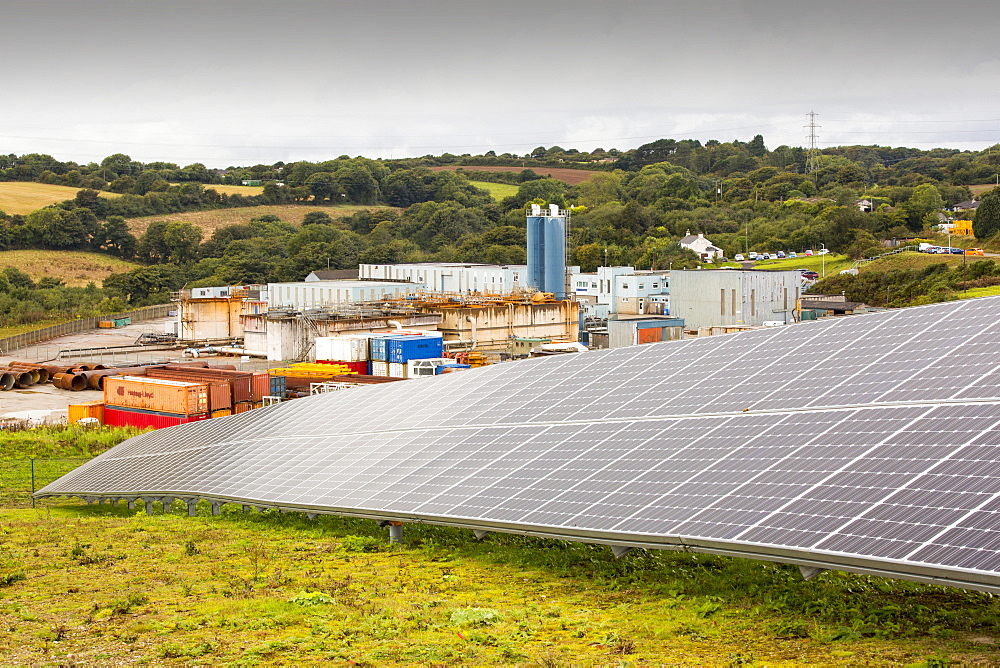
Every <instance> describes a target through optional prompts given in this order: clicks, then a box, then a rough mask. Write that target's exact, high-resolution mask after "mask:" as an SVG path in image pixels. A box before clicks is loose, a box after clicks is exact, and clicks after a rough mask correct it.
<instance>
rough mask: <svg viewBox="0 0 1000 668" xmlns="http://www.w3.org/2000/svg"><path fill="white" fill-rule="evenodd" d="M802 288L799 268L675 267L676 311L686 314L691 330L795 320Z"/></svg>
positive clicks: (678, 315)
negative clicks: (734, 268) (733, 268)
mask: <svg viewBox="0 0 1000 668" xmlns="http://www.w3.org/2000/svg"><path fill="white" fill-rule="evenodd" d="M801 289H802V279H801V277H800V276H799V272H797V271H753V270H743V271H733V270H729V271H727V270H724V269H702V270H688V271H675V272H673V275H672V276H671V277H670V315H671V316H673V317H675V318H683V319H684V327H685V329H696V328H698V327H718V326H722V327H725V326H741V327H758V326H760V325H763V324H764V323H765V322H775V321H780V322H783V323H793V322H795V320H796V316H795V311H796V305H797V304H798V301H799V297H800V294H801Z"/></svg>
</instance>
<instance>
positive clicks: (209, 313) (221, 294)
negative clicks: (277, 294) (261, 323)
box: [173, 285, 267, 341]
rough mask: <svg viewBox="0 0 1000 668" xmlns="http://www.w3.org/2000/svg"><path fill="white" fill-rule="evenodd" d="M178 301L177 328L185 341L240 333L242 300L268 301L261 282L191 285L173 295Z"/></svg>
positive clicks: (229, 336) (223, 337) (203, 339)
mask: <svg viewBox="0 0 1000 668" xmlns="http://www.w3.org/2000/svg"><path fill="white" fill-rule="evenodd" d="M173 299H174V300H175V301H176V302H177V303H178V318H179V321H180V331H179V333H178V336H179V337H180V338H181V340H184V341H212V340H221V339H235V338H241V337H242V336H243V333H244V332H243V321H242V319H241V317H240V316H242V315H243V313H244V309H245V302H246V301H247V300H250V301H255V302H264V303H266V302H267V287H266V286H264V285H233V286H221V287H212V288H191V289H187V290H180V291H178V292H176V293H174V295H173Z"/></svg>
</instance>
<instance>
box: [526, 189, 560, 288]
mask: <svg viewBox="0 0 1000 668" xmlns="http://www.w3.org/2000/svg"><path fill="white" fill-rule="evenodd" d="M528 284H529V285H531V286H532V287H534V288H537V289H538V290H539V291H541V292H552V293H554V294H555V296H556V299H565V298H566V212H565V211H560V210H559V206H558V205H556V204H550V205H549V206H547V207H545V208H542V207H541V206H540V205H538V204H532V205H531V210H530V212H529V213H528Z"/></svg>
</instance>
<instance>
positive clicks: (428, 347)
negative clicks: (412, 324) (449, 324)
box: [386, 336, 443, 364]
mask: <svg viewBox="0 0 1000 668" xmlns="http://www.w3.org/2000/svg"><path fill="white" fill-rule="evenodd" d="M386 346H387V349H388V355H389V357H388V361H389V362H395V363H397V364H406V363H407V362H409V361H410V360H417V359H427V358H430V357H441V352H442V348H443V346H442V339H441V337H439V336H407V337H393V338H391V339H386Z"/></svg>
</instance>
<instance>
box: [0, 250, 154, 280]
mask: <svg viewBox="0 0 1000 668" xmlns="http://www.w3.org/2000/svg"><path fill="white" fill-rule="evenodd" d="M138 266H139V265H137V264H135V263H134V262H127V261H125V260H121V259H119V258H116V257H111V256H110V255H103V254H101V253H88V252H85V251H54V250H15V251H2V252H0V270H3V269H5V268H7V267H14V268H16V269H20V270H21V271H23V272H24V273H26V274H28V275H29V276H31V279H32V280H34V281H37V280H38V279H40V278H43V277H46V276H47V277H50V278H58V279H62V281H63V282H64V283H65V284H66V285H68V286H70V287H85V286H86V285H87V283H90V282H93V283H95V284H96V285H98V286H100V284H101V281H103V280H104V279H105V278H107V277H108V276H109V275H111V274H117V273H121V272H124V271H131V270H132V269H135V268H137V267H138Z"/></svg>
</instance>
